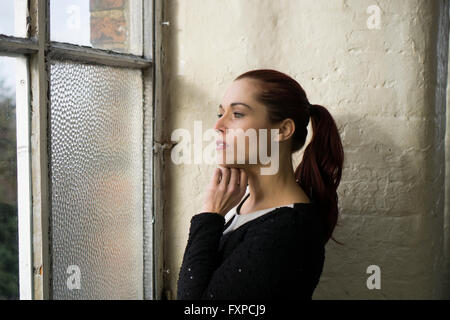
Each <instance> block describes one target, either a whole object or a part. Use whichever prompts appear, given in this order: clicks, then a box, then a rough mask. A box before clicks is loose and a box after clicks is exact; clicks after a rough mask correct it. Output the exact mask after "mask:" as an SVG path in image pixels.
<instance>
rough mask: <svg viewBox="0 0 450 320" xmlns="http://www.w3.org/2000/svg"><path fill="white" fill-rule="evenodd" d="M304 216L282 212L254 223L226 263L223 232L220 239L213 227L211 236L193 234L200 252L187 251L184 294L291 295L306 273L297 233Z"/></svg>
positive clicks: (205, 296)
mask: <svg viewBox="0 0 450 320" xmlns="http://www.w3.org/2000/svg"><path fill="white" fill-rule="evenodd" d="M300 221H301V220H300V219H299V218H298V215H294V214H292V213H289V212H287V214H281V212H280V214H278V215H277V217H276V219H275V218H274V217H271V218H269V219H266V220H265V221H264V222H262V223H260V224H255V225H253V226H252V227H251V228H249V230H247V232H246V234H245V236H244V239H243V240H242V241H241V242H240V243H239V244H238V245H237V246H236V247H235V249H234V250H233V252H232V253H230V255H229V256H228V257H227V258H226V259H225V260H224V261H223V262H222V263H221V264H217V260H216V259H217V257H216V256H215V254H217V245H218V241H217V239H220V234H219V235H218V236H217V238H214V237H212V236H211V235H212V232H213V231H212V230H211V231H210V237H200V236H199V235H200V234H201V232H199V234H198V237H196V238H195V239H193V241H194V242H193V243H194V244H196V245H195V246H196V247H197V248H198V250H197V251H196V256H195V257H194V256H193V253H192V251H190V253H188V255H187V256H186V255H185V261H184V262H183V266H182V269H181V273H180V275H181V277H180V280H182V281H181V283H182V286H181V291H180V287H179V291H178V293H179V294H180V293H181V295H180V297H181V299H183V298H186V299H221V300H222V299H239V300H242V299H273V297H287V296H289V295H290V294H292V292H290V293H289V292H287V291H286V288H288V287H290V288H294V287H295V286H293V285H292V281H293V280H294V279H293V278H299V277H300V273H302V268H301V267H300V266H299V263H298V262H299V261H298V260H297V258H298V257H299V256H300V255H301V254H300V252H299V250H300V249H299V248H300V247H299V240H298V236H297V235H298V233H299V232H301V231H300V230H299V227H300V226H299V223H300ZM200 230H201V229H200ZM204 232H205V233H206V230H205V231H204ZM202 238H203V240H205V239H206V238H209V243H208V244H199V243H196V241H199V242H200V241H202V240H201V239H202ZM213 238H214V241H213ZM188 246H189V244H188ZM192 247H193V246H192V244H191V248H192ZM214 250H215V251H214ZM186 258H187V260H186ZM194 267H195V268H198V269H199V270H194ZM186 268H187V269H186ZM199 272H200V273H199ZM189 275H190V276H189ZM191 277H193V278H191ZM195 277H197V280H196V281H195ZM187 293H188V294H187ZM185 294H186V295H185Z"/></svg>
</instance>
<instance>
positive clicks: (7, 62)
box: [0, 57, 19, 300]
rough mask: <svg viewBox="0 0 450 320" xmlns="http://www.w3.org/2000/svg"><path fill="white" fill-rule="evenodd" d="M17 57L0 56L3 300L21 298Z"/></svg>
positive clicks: (0, 289)
mask: <svg viewBox="0 0 450 320" xmlns="http://www.w3.org/2000/svg"><path fill="white" fill-rule="evenodd" d="M15 82H16V78H15V59H14V58H8V57H0V300H3V299H18V298H19V254H18V229H17V226H18V225H17V223H18V219H17V156H16V84H15Z"/></svg>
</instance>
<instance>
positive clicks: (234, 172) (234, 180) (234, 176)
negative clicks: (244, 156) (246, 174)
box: [230, 168, 239, 186]
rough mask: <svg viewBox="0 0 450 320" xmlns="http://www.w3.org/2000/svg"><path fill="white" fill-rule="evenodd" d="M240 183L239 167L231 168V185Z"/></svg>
mask: <svg viewBox="0 0 450 320" xmlns="http://www.w3.org/2000/svg"><path fill="white" fill-rule="evenodd" d="M238 183H239V169H236V168H231V176H230V186H234V185H237V184H238Z"/></svg>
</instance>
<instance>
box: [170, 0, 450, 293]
mask: <svg viewBox="0 0 450 320" xmlns="http://www.w3.org/2000/svg"><path fill="white" fill-rule="evenodd" d="M372 5H376V6H377V8H379V9H380V15H379V18H380V20H377V16H376V11H370V10H371V8H373V7H370V6H372ZM446 5H447V10H443V8H444V2H443V1H438V0H436V1H426V0H396V1H388V0H379V1H372V0H347V1H345V0H331V1H330V0H318V1H308V0H284V1H272V0H246V1H243V0H231V1H218V0H211V1H200V0H189V1H170V2H167V3H166V6H165V12H164V19H165V20H166V21H170V26H166V27H164V31H163V32H164V33H163V37H164V39H165V40H164V41H165V43H164V70H165V80H164V81H165V82H164V84H165V89H164V92H165V95H164V97H163V98H164V99H163V100H164V101H165V108H167V111H168V112H167V125H166V129H167V134H168V139H170V133H171V131H173V130H174V129H176V128H186V129H188V130H189V131H191V133H193V127H194V121H195V120H202V121H203V130H206V129H207V128H211V127H212V126H213V124H214V122H215V120H216V107H217V105H218V104H219V103H220V102H221V99H222V97H223V94H224V92H225V90H226V88H227V87H228V86H229V84H230V82H231V81H232V80H233V79H234V78H235V77H236V76H238V75H239V74H241V73H243V72H245V71H248V70H251V69H256V68H273V69H277V70H280V71H282V72H285V73H287V74H289V75H291V76H293V77H294V78H295V79H296V80H297V81H299V83H300V84H301V85H302V86H303V87H304V89H305V90H306V92H307V94H308V97H309V99H310V101H311V102H312V103H317V104H322V105H324V106H326V107H327V108H328V109H329V110H330V112H331V113H332V114H333V116H334V117H335V119H336V122H337V124H338V126H339V128H340V131H341V134H342V139H343V144H344V148H345V155H346V159H345V167H344V171H343V177H342V182H341V186H340V189H339V191H338V192H339V196H340V198H339V199H340V208H341V218H340V221H339V225H338V226H337V227H336V229H335V238H336V239H337V240H339V241H341V242H344V244H345V246H339V245H337V244H335V243H334V242H332V241H330V242H329V243H328V245H327V248H326V250H327V255H326V261H325V268H324V273H323V276H322V278H321V281H320V283H319V286H318V288H317V290H316V292H315V295H314V298H315V299H394V298H398V299H405V298H412V299H415V298H439V297H442V296H443V286H442V285H441V284H442V283H444V280H445V279H444V264H445V259H444V258H445V257H444V251H443V250H444V236H445V234H444V228H443V226H444V200H445V199H444V198H445V197H444V185H445V183H444V178H445V158H444V135H445V119H446V118H445V88H446V86H444V85H446V82H447V69H446V68H447V65H446V63H447V61H448V56H447V48H448V20H442V19H441V20H440V16H443V17H444V18H447V19H448V2H447V4H446ZM369 7H370V8H369ZM368 8H369V13H368V12H367V10H368ZM377 8H375V9H374V10H376V9H377ZM444 13H447V15H445V14H444ZM445 22H446V23H447V24H445ZM439 25H441V26H445V27H446V29H442V27H441V29H439V28H438V26H439ZM439 30H440V31H439ZM439 32H440V33H439ZM438 35H441V37H440V38H439V37H438ZM438 39H440V42H439V41H438ZM442 39H444V40H442ZM443 41H444V42H443ZM438 42H439V43H440V44H441V45H440V46H439V45H438ZM442 43H444V46H443V45H442ZM443 48H445V50H444V49H443ZM442 88H444V90H442ZM299 157H301V154H300V153H299V154H297V155H296V157H295V158H296V159H297V161H296V162H298V159H299ZM447 163H448V161H447ZM166 169H167V179H168V180H167V184H166V188H167V190H166V192H165V194H166V195H167V197H166V199H165V205H166V211H165V213H164V218H165V226H164V227H165V248H164V249H165V267H166V268H167V269H169V270H170V273H169V274H167V276H166V279H165V281H166V286H165V287H166V289H167V290H171V292H172V297H174V296H175V292H176V282H177V278H178V272H179V267H180V265H181V261H182V256H183V252H184V248H185V246H186V241H187V236H188V228H189V221H190V219H191V217H192V216H193V215H194V214H196V213H198V212H199V210H200V207H201V201H202V199H203V194H204V189H205V186H206V184H207V182H208V181H209V179H210V176H211V173H212V171H213V169H214V166H212V165H207V164H190V165H175V164H173V163H171V162H170V155H169V154H168V160H167V167H166ZM447 230H448V229H447ZM372 264H375V265H378V266H379V267H380V268H381V290H369V289H368V288H367V286H366V279H367V277H368V276H369V275H368V274H367V273H366V269H367V267H368V266H369V265H372ZM447 275H448V274H447Z"/></svg>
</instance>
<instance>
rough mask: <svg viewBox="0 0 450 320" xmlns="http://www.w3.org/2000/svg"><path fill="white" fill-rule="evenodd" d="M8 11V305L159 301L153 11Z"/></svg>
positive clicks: (51, 5)
mask: <svg viewBox="0 0 450 320" xmlns="http://www.w3.org/2000/svg"><path fill="white" fill-rule="evenodd" d="M5 3H6V4H4V5H2V6H4V9H2V10H3V11H2V13H1V16H0V17H1V19H0V33H1V34H0V143H1V145H0V148H1V153H0V154H1V156H0V182H2V183H1V188H3V189H2V190H1V191H2V192H1V193H0V211H1V212H0V214H1V215H2V220H1V223H2V224H6V225H7V227H8V228H6V227H5V228H3V225H2V226H1V227H2V233H1V234H0V235H1V236H2V237H4V238H5V239H7V242H5V244H4V243H3V239H2V244H1V247H0V255H2V254H5V255H8V257H9V260H7V263H2V264H0V268H3V269H1V270H0V271H1V272H0V275H1V274H2V273H3V272H4V271H5V270H6V271H7V272H9V273H10V274H11V277H10V279H11V281H10V282H8V284H7V287H6V285H5V287H0V298H7V299H17V298H19V297H20V299H142V298H145V299H153V297H154V295H155V285H154V283H155V279H154V277H156V276H155V274H154V268H155V266H154V263H153V261H154V259H153V255H154V247H153V244H154V241H153V225H154V222H155V218H154V215H153V208H152V207H153V205H152V203H153V201H152V193H153V188H152V186H153V180H152V177H153V174H152V170H153V169H152V166H153V159H152V157H153V156H154V155H153V152H152V150H153V149H152V148H151V147H150V148H149V147H148V145H150V146H152V145H153V122H152V120H153V118H154V117H153V112H154V105H153V92H154V90H153V87H154V85H155V81H154V78H155V76H154V70H153V69H154V64H153V59H152V56H153V52H152V50H153V42H154V40H153V38H154V35H153V29H154V28H153V21H154V16H153V13H154V12H155V10H154V8H153V5H154V4H153V1H150V0H119V1H117V0H115V1H109V0H83V1H67V0H64V1H63V0H57V1H56V0H47V1H42V0H29V1H26V0H16V1H12V0H8V1H5ZM2 8H3V7H2ZM27 20H28V21H29V23H28V24H27ZM156 220H157V219H156ZM3 230H8V233H6V232H3ZM1 258H3V257H1ZM2 261H3V259H2ZM5 261H6V260H5ZM14 277H15V278H14ZM17 280H18V281H17ZM156 281H159V279H156ZM0 283H2V284H3V281H2V279H0ZM5 283H6V282H5Z"/></svg>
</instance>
